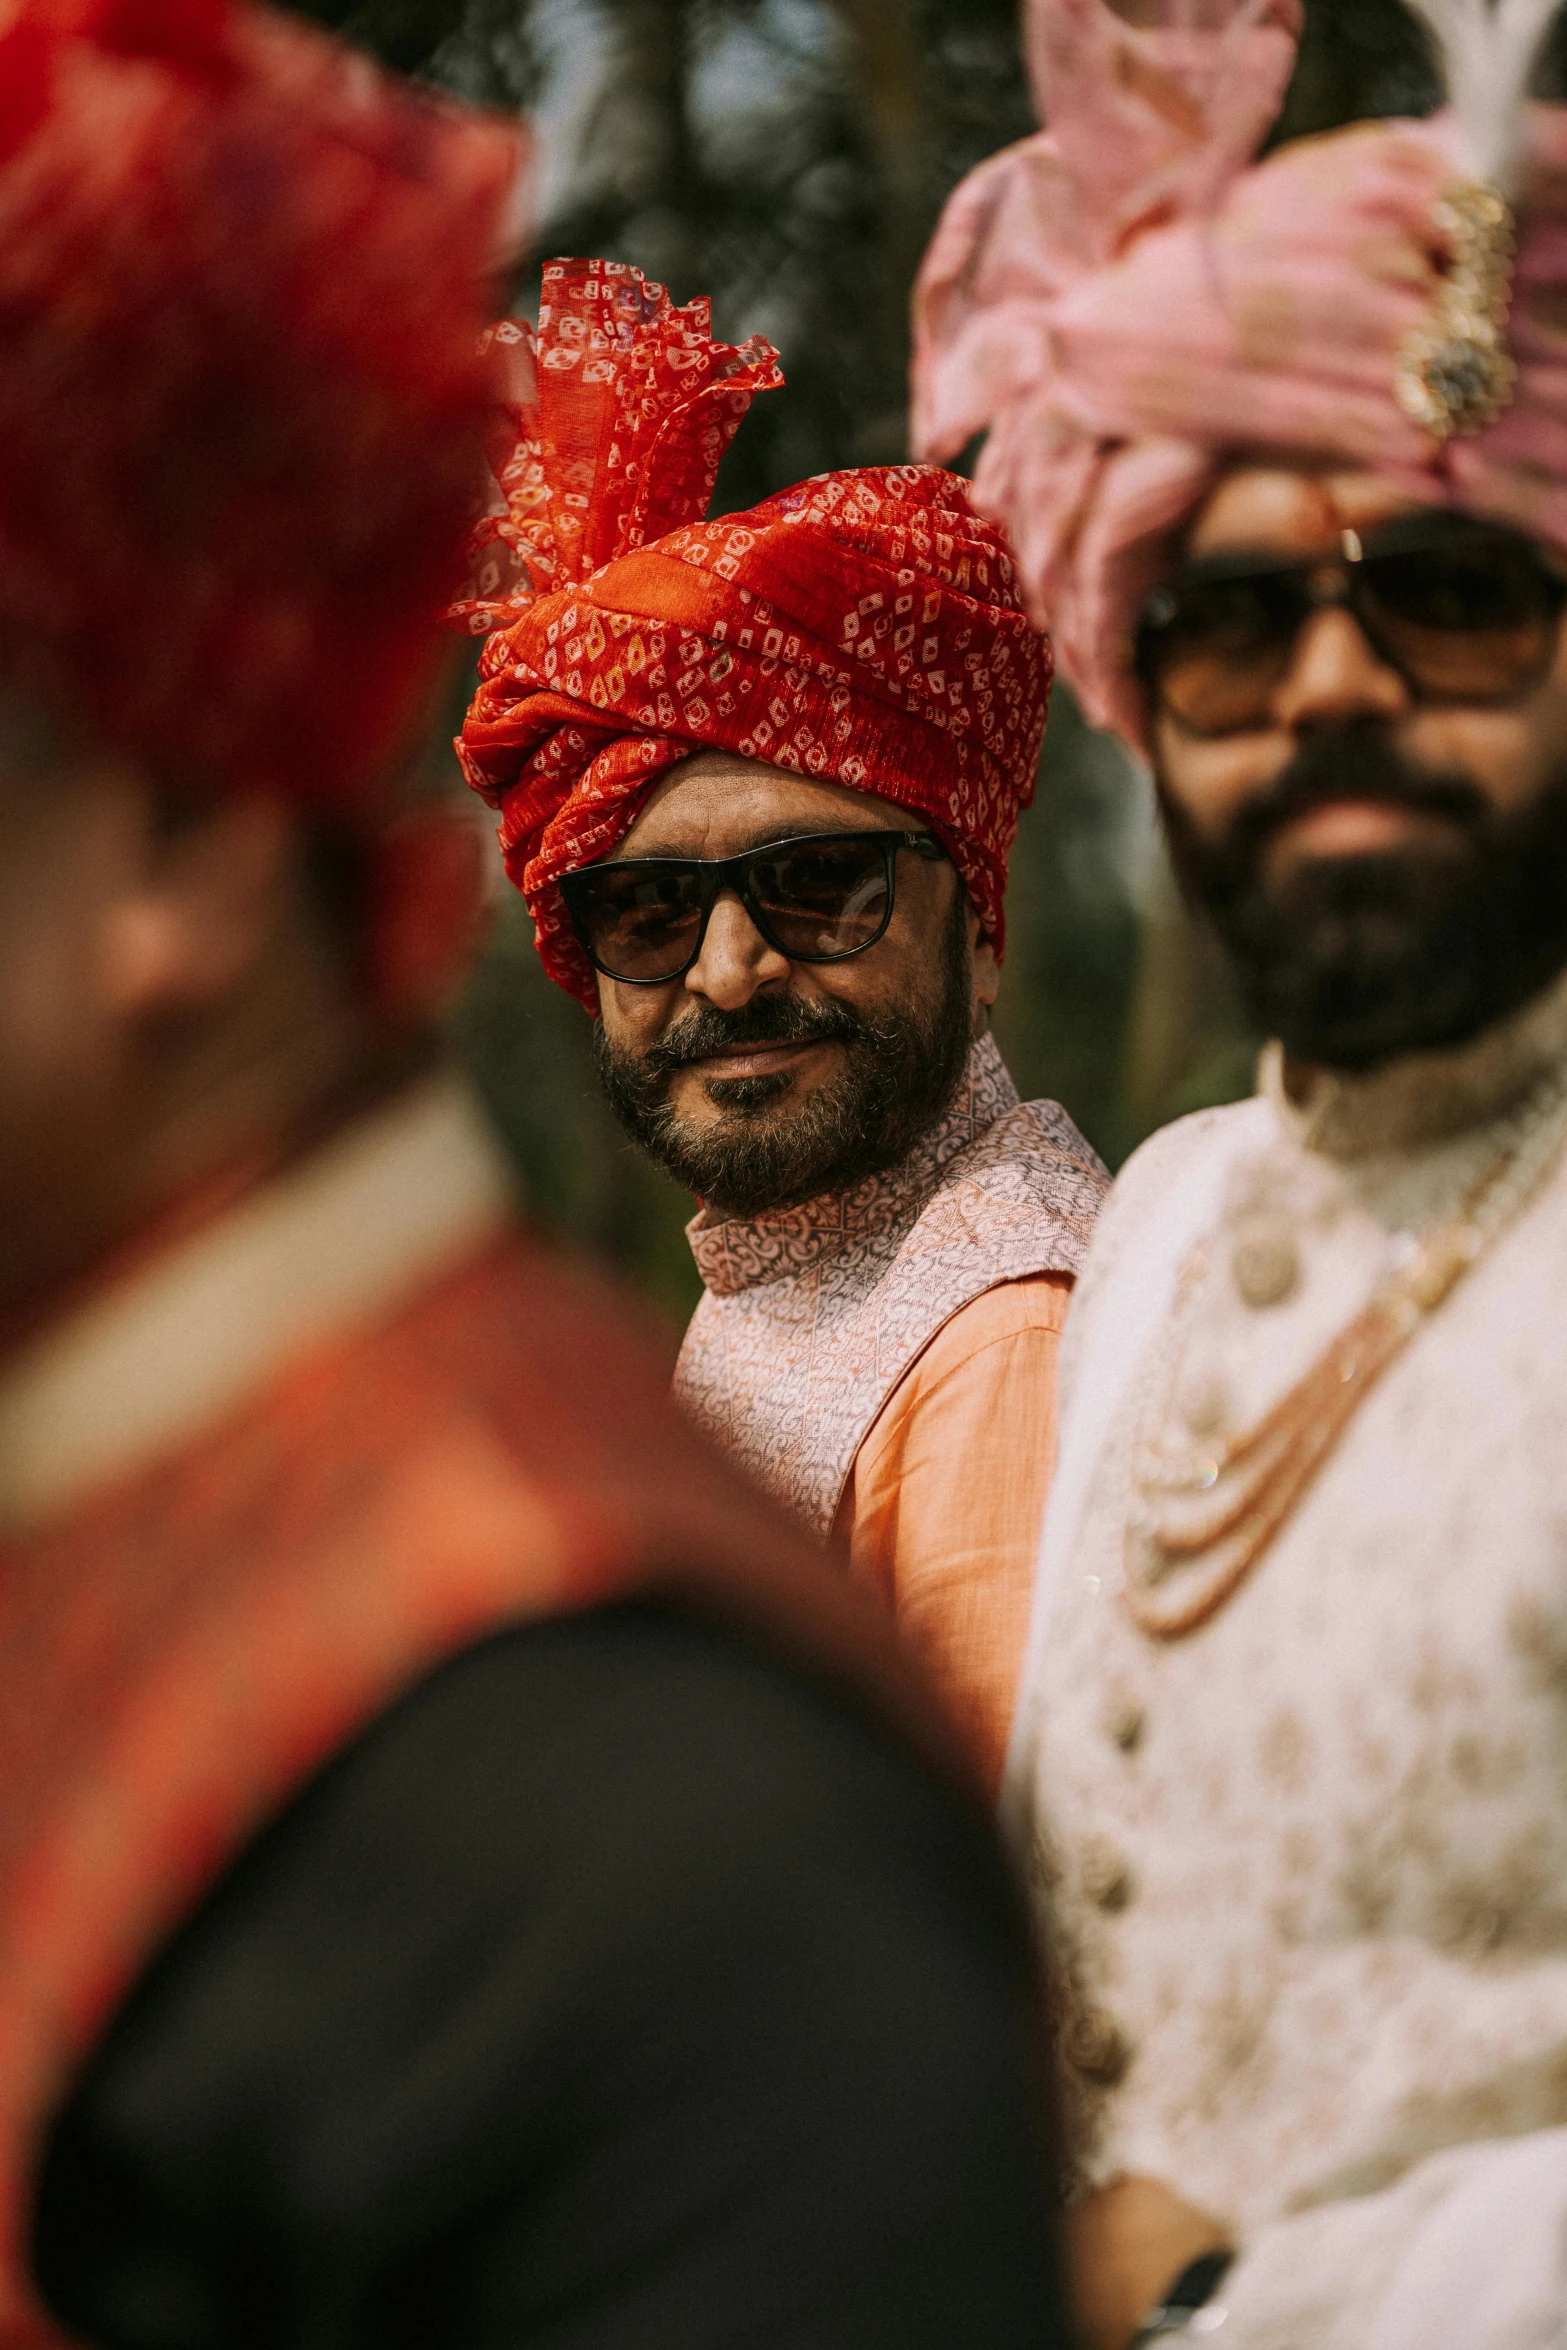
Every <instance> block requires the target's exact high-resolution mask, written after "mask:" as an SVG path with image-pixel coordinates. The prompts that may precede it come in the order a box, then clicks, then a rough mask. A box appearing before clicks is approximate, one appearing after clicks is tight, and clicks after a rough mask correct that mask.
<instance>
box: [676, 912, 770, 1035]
mask: <svg viewBox="0 0 1567 2350" xmlns="http://www.w3.org/2000/svg"><path fill="white" fill-rule="evenodd" d="M788 976H789V958H788V956H787V955H781V954H780V953H779V952H778V949H777V948H776V947H773V946H769V945H768V943H767V941H766V939H765V938H763V936H762V934H761V932H760V931H759V930H758V929H757V927H756V924H755V923H754V922H753V921H752V920H751V917H750V915H749V914H748V913H747V912H746V910H745V908H744V906H743V905H742V904H741V903H740V900H739V898H738V897H737V896H736V894H735V892H734V891H733V890H728V889H726V890H725V891H723V892H722V894H721V895H720V897H719V898H718V900H717V902H716V903H715V905H714V907H713V911H712V913H711V915H710V916H709V917H708V924H707V935H706V937H705V938H704V939H703V941H702V951H701V953H700V954H699V955H698V956H697V959H696V961H695V962H694V963H693V964H692V966H691V968H690V970H689V971H688V972H687V973H686V988H687V991H688V993H690V994H691V995H700V996H705V997H706V998H707V1001H708V1002H709V1003H710V1004H716V1005H717V1007H718V1009H719V1010H720V1011H721V1012H737V1011H739V1009H740V1007H741V1005H742V1004H748V1003H749V1002H750V1000H751V998H752V996H754V995H756V994H758V993H759V992H760V990H761V989H762V988H764V987H768V986H771V985H775V984H776V983H777V982H778V981H779V980H782V979H787V978H788Z"/></svg>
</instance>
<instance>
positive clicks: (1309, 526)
mask: <svg viewBox="0 0 1567 2350" xmlns="http://www.w3.org/2000/svg"><path fill="white" fill-rule="evenodd" d="M1421 510H1422V509H1421V505H1420V502H1419V501H1418V500H1417V499H1413V498H1410V497H1408V496H1406V495H1405V494H1404V492H1402V491H1401V490H1398V489H1395V488H1394V487H1393V485H1392V484H1391V483H1389V482H1388V481H1386V480H1385V479H1384V478H1383V477H1382V476H1381V475H1380V474H1376V473H1348V472H1347V473H1306V472H1297V471H1294V470H1292V469H1290V468H1288V467H1285V466H1262V465H1249V466H1237V467H1235V468H1234V469H1233V470H1232V471H1230V472H1228V473H1226V474H1225V475H1224V476H1223V477H1222V478H1221V479H1220V480H1219V481H1218V482H1216V483H1215V485H1214V487H1213V488H1212V489H1211V490H1210V491H1209V493H1208V495H1207V497H1206V498H1205V499H1204V501H1203V503H1202V505H1201V507H1200V508H1199V509H1198V513H1197V517H1196V520H1195V521H1194V522H1193V524H1192V527H1191V530H1190V532H1189V533H1188V536H1187V540H1186V549H1185V551H1186V553H1187V555H1188V556H1192V557H1196V556H1203V555H1216V554H1222V553H1225V552H1227V551H1228V550H1229V549H1231V548H1241V547H1245V548H1253V547H1278V548H1279V549H1280V550H1281V551H1282V552H1284V553H1289V554H1293V553H1296V552H1303V553H1304V552H1309V551H1310V550H1311V549H1313V548H1315V547H1319V546H1328V545H1331V544H1332V542H1333V541H1334V540H1335V539H1336V538H1337V537H1338V535H1339V533H1340V532H1341V531H1344V530H1357V531H1368V530H1374V529H1376V528H1377V526H1378V525H1379V524H1381V523H1385V522H1393V521H1396V520H1397V519H1398V518H1399V517H1400V516H1401V515H1405V514H1415V513H1419V512H1420V511H1421Z"/></svg>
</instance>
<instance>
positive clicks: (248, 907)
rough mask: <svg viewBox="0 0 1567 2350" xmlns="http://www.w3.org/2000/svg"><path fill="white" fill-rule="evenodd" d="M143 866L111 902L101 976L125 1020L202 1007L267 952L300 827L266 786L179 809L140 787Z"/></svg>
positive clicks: (103, 931) (285, 898) (287, 890)
mask: <svg viewBox="0 0 1567 2350" xmlns="http://www.w3.org/2000/svg"><path fill="white" fill-rule="evenodd" d="M141 810H142V818H143V823H142V838H141V841H140V844H139V847H140V856H139V859H138V861H137V865H138V869H137V871H136V873H135V876H134V878H133V879H132V880H130V881H129V882H128V884H127V886H126V887H125V888H124V889H123V890H121V891H120V892H119V894H118V895H117V896H116V897H115V898H114V900H113V901H112V902H111V904H110V905H109V906H108V907H107V908H106V909H105V911H104V916H103V920H102V923H101V926H100V938H101V952H102V956H103V962H102V967H101V975H102V983H103V990H104V995H105V998H106V1000H107V1002H108V1004H109V1005H110V1006H111V1008H112V1009H113V1010H114V1011H115V1012H117V1013H118V1014H119V1015H120V1016H121V1017H122V1018H125V1019H129V1020H143V1019H156V1018H158V1017H159V1016H161V1015H164V1014H168V1013H179V1012H191V1011H199V1010H201V1009H202V1008H203V1007H205V1006H208V1005H212V1004H216V1003H218V1002H220V1001H221V1000H222V998H223V997H224V996H226V995H227V994H228V993H229V992H230V991H231V990H232V989H233V988H234V987H235V986H236V985H237V984H238V983H239V981H240V980H241V979H243V977H244V976H245V974H246V972H247V971H248V970H250V969H251V968H252V967H253V966H254V965H255V964H256V963H257V962H258V961H259V960H260V959H261V957H262V956H263V955H264V954H265V952H266V950H267V947H268V945H269V944H270V942H271V940H272V938H273V937H274V936H275V934H276V932H277V929H278V927H279V924H280V923H281V922H282V920H283V919H284V916H285V913H286V910H287V908H288V905H289V903H290V901H291V898H292V896H293V893H294V892H295V890H296V888H297V878H296V862H297V850H298V840H299V833H298V826H297V822H296V820H295V818H294V817H293V816H292V815H291V814H290V813H289V811H288V809H287V808H286V807H285V806H284V805H283V803H282V802H281V801H279V800H276V799H272V798H269V797H267V796H266V795H264V794H262V793H251V794H247V795H245V796H243V797H241V798H237V799H230V798H224V799H219V800H214V801H213V802H212V803H211V804H210V805H208V804H203V805H201V806H199V807H195V808H181V809H180V810H179V811H178V813H177V815H176V816H175V817H174V818H173V819H172V821H171V820H170V818H169V815H168V811H167V810H166V808H164V807H163V806H161V805H160V803H159V800H158V798H157V795H156V794H155V793H154V792H153V791H152V790H151V789H150V788H149V789H148V790H147V791H146V792H145V793H143V794H142V795H141Z"/></svg>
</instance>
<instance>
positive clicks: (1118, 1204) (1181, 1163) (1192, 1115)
mask: <svg viewBox="0 0 1567 2350" xmlns="http://www.w3.org/2000/svg"><path fill="white" fill-rule="evenodd" d="M1272 1115H1273V1113H1272V1111H1271V1109H1270V1108H1269V1106H1268V1104H1267V1103H1266V1102H1265V1101H1263V1100H1262V1099H1261V1097H1260V1096H1258V1095H1255V1094H1253V1095H1251V1096H1249V1097H1248V1098H1247V1099H1246V1100H1245V1101H1239V1102H1221V1103H1219V1104H1218V1106H1217V1107H1216V1108H1214V1109H1210V1110H1192V1111H1190V1112H1188V1114H1187V1115H1186V1116H1185V1117H1184V1118H1175V1119H1172V1121H1171V1123H1170V1124H1169V1125H1168V1126H1157V1127H1155V1129H1154V1131H1153V1133H1152V1134H1150V1135H1149V1136H1148V1137H1147V1138H1146V1140H1144V1141H1142V1142H1140V1143H1139V1144H1138V1146H1137V1148H1136V1150H1134V1151H1133V1152H1132V1154H1131V1156H1130V1157H1129V1158H1128V1159H1127V1161H1126V1163H1125V1165H1124V1166H1123V1167H1122V1169H1121V1172H1120V1173H1119V1175H1117V1177H1116V1179H1115V1181H1114V1183H1113V1184H1112V1186H1111V1190H1110V1202H1109V1205H1108V1206H1107V1208H1106V1211H1105V1213H1106V1216H1107V1217H1108V1216H1110V1215H1112V1214H1114V1215H1115V1216H1117V1217H1121V1216H1125V1215H1127V1214H1129V1213H1135V1212H1136V1211H1137V1210H1138V1209H1144V1210H1146V1208H1147V1207H1148V1206H1149V1205H1150V1204H1152V1203H1154V1202H1157V1201H1158V1200H1161V1199H1163V1198H1165V1197H1166V1196H1167V1195H1168V1192H1169V1188H1170V1186H1171V1184H1172V1183H1176V1182H1179V1181H1180V1179H1181V1178H1182V1176H1184V1175H1185V1173H1186V1172H1187V1170H1188V1169H1189V1168H1192V1167H1194V1166H1196V1165H1197V1164H1198V1163H1199V1162H1201V1161H1205V1160H1208V1159H1211V1158H1217V1157H1224V1158H1228V1157H1229V1155H1230V1153H1231V1151H1232V1150H1233V1149H1234V1148H1236V1147H1238V1146H1240V1145H1242V1144H1244V1143H1245V1142H1247V1141H1249V1140H1250V1139H1251V1138H1252V1137H1253V1136H1254V1135H1259V1134H1260V1133H1261V1132H1262V1130H1263V1129H1265V1128H1266V1127H1267V1126H1268V1124H1269V1123H1270V1121H1271V1119H1272Z"/></svg>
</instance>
